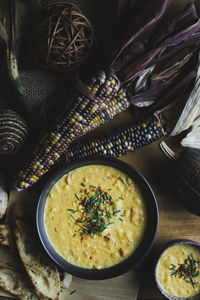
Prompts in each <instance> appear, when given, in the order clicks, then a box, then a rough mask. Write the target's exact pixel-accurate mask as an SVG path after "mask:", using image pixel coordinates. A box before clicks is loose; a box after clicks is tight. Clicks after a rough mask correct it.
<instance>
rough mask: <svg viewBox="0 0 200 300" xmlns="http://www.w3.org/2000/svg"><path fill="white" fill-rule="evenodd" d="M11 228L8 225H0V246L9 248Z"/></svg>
mask: <svg viewBox="0 0 200 300" xmlns="http://www.w3.org/2000/svg"><path fill="white" fill-rule="evenodd" d="M11 235H12V233H11V228H10V226H9V225H5V224H0V245H2V246H10V245H11Z"/></svg>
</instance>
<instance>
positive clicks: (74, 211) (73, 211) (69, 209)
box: [67, 208, 78, 214]
mask: <svg viewBox="0 0 200 300" xmlns="http://www.w3.org/2000/svg"><path fill="white" fill-rule="evenodd" d="M67 210H68V211H71V212H72V213H73V214H74V213H76V212H77V211H78V209H77V210H74V209H71V208H68V209H67Z"/></svg>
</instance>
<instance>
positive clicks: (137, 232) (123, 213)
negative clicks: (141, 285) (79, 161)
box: [44, 165, 146, 269]
mask: <svg viewBox="0 0 200 300" xmlns="http://www.w3.org/2000/svg"><path fill="white" fill-rule="evenodd" d="M44 220H45V228H46V232H47V235H48V237H49V239H50V241H51V243H52V245H53V247H54V248H55V249H56V251H57V252H58V253H59V254H60V255H61V256H62V257H64V258H65V259H66V260H67V261H68V262H70V263H71V264H74V265H77V266H80V267H84V268H96V269H101V268H106V267H110V266H113V265H115V264H117V263H119V262H121V261H123V260H124V259H125V258H127V257H128V256H130V255H131V254H132V253H133V252H134V251H135V249H136V248H137V246H138V244H139V243H140V241H141V239H142V237H143V235H144V231H145V226H146V210H145V204H144V201H143V198H142V195H141V192H140V190H139V188H138V187H137V185H136V184H135V183H134V182H133V181H132V179H130V178H129V177H128V176H126V175H125V174H124V173H122V172H120V171H119V170H117V169H115V168H112V167H109V166H104V165H92V166H85V167H81V168H78V169H75V170H73V171H72V172H70V173H69V174H67V175H65V176H63V177H62V178H61V179H60V180H59V181H58V182H57V183H56V184H55V185H54V187H53V188H52V190H51V191H50V194H49V196H48V199H47V202H46V205H45V213H44Z"/></svg>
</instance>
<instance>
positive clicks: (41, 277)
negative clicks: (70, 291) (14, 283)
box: [15, 219, 60, 299]
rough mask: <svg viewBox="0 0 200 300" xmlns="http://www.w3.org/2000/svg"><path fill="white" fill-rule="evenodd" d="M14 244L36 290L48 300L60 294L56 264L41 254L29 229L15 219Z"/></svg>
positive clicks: (40, 248)
mask: <svg viewBox="0 0 200 300" xmlns="http://www.w3.org/2000/svg"><path fill="white" fill-rule="evenodd" d="M15 237H16V244H17V248H18V252H19V255H20V257H21V260H22V262H23V264H24V267H25V269H26V271H27V273H28V275H29V277H30V279H31V281H32V283H33V284H34V286H35V287H36V289H37V290H38V291H39V292H40V293H41V294H42V295H44V296H46V297H48V298H49V299H57V297H58V295H59V293H60V276H59V272H58V269H57V266H56V264H55V263H54V262H53V261H52V260H51V259H50V258H49V257H48V256H47V255H46V253H44V252H43V249H42V247H41V246H40V244H39V243H38V240H37V237H36V236H35V235H34V233H33V231H32V229H31V227H30V226H29V225H27V224H25V223H24V222H23V221H22V220H21V219H16V228H15Z"/></svg>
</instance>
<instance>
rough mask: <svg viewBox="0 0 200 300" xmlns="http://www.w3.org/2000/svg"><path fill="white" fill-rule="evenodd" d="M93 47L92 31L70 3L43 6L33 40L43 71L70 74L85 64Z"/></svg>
mask: <svg viewBox="0 0 200 300" xmlns="http://www.w3.org/2000/svg"><path fill="white" fill-rule="evenodd" d="M93 44H94V30H93V27H92V25H91V23H90V21H89V20H88V19H87V18H86V17H85V16H84V15H83V14H82V12H81V10H80V9H79V8H78V7H77V6H76V5H74V4H73V3H71V2H58V3H51V4H48V5H47V6H45V7H44V8H43V9H42V11H41V15H40V16H39V19H38V21H37V24H36V27H35V30H34V34H33V41H32V45H33V47H32V51H33V57H34V59H35V61H36V62H37V63H38V64H39V65H40V66H41V67H43V68H45V69H51V70H56V71H72V70H75V69H76V68H77V67H78V66H80V65H81V64H83V63H84V62H86V61H87V59H88V56H89V54H90V53H91V50H92V47H93Z"/></svg>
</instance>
